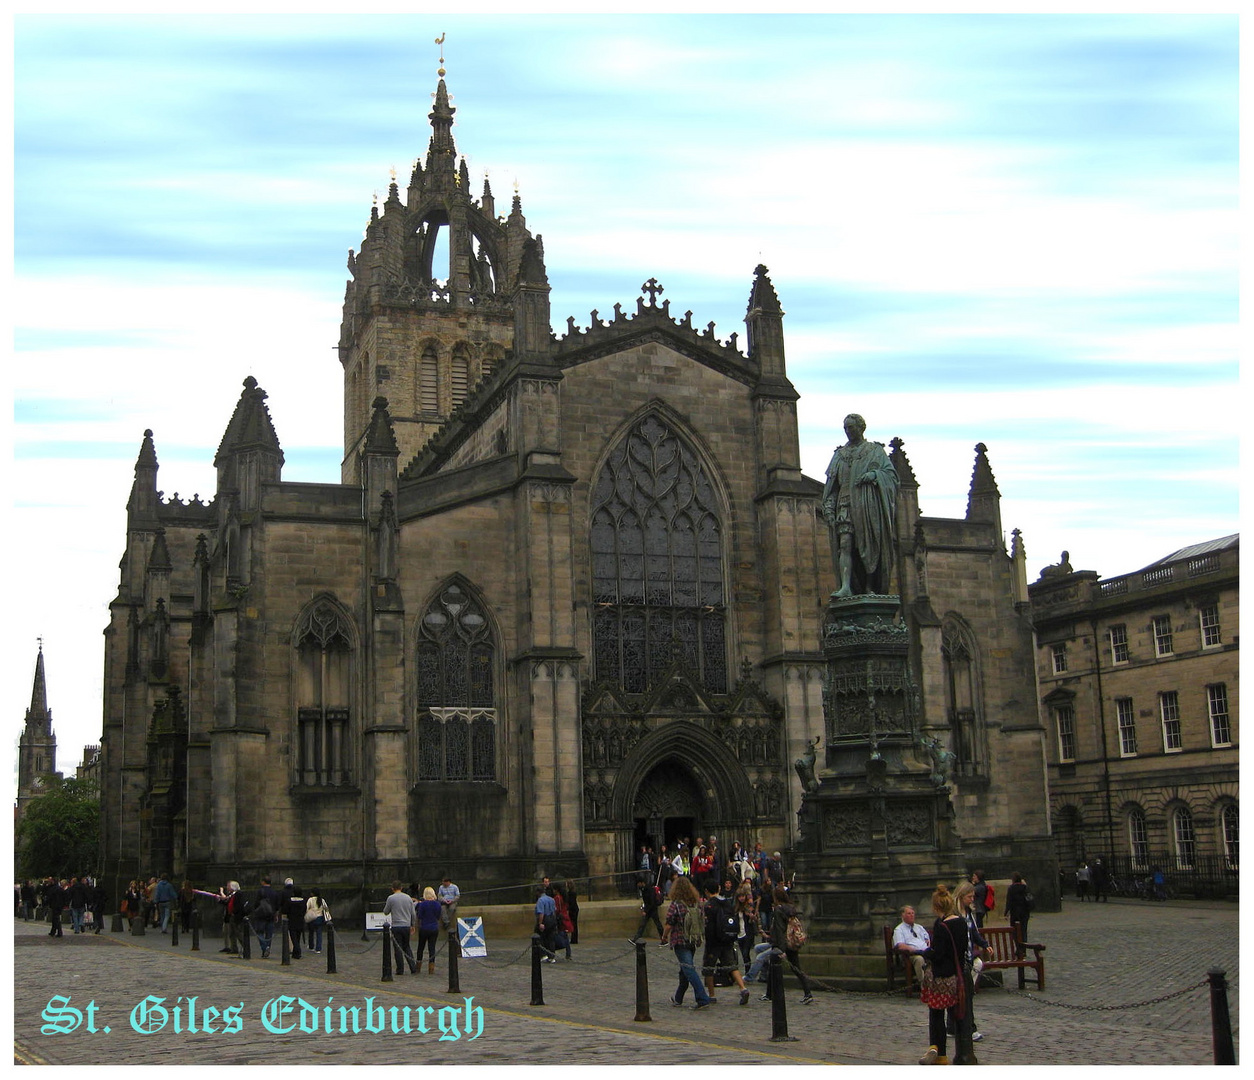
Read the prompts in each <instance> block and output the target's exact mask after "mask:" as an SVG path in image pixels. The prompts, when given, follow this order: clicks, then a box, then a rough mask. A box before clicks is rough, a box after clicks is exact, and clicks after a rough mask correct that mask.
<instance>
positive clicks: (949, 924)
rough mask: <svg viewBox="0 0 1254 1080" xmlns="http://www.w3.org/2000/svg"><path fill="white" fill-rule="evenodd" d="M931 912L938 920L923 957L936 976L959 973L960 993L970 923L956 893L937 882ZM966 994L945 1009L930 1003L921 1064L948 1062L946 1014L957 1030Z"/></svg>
mask: <svg viewBox="0 0 1254 1080" xmlns="http://www.w3.org/2000/svg"><path fill="white" fill-rule="evenodd" d="M932 911H933V912H935V914H936V923H935V925H934V926H933V927H932V944H931V946H930V947H929V948H928V949H927V950H926V951H925V952H924V954H923V957H924V959H925V960H926V961H927V962H928V964H929V965H931V968H932V975H933V977H934V978H936V979H947V978H949V977H950V976H952V975H956V976H958V986H959V990H960V992H961V991H962V989H963V983H962V959H961V958H962V957H964V956H965V955H966V953H967V923H966V920H965V919H964V918H963V917H962V916H961V915H960V914H958V912H957V910H956V908H955V905H954V898H953V894H952V893H950V891H949V887H948V886H947V885H944V884H938V885H937V886H936V891H935V892H934V893H932ZM964 1003H965V994H962V993H960V996H959V998H958V1002H957V1004H955V1005H952V1006H950V1007H949V1009H948V1010H946V1009H934V1008H932V1007H931V1005H930V1004H929V1005H928V1010H927V1035H928V1043H929V1045H928V1048H927V1053H925V1054H924V1055H923V1056H922V1057H921V1058H919V1064H920V1065H948V1064H949V1058H948V1056H946V1054H945V1049H946V1048H945V1013H946V1011H948V1012H949V1013H950V1014H951V1015H952V1017H953V1020H954V1030H955V1031H956V1030H957V1025H958V1024H959V1023H963V1022H965V1021H964V1019H963V1018H964V1016H965V1009H964Z"/></svg>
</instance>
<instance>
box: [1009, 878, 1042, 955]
mask: <svg viewBox="0 0 1254 1080" xmlns="http://www.w3.org/2000/svg"><path fill="white" fill-rule="evenodd" d="M1035 906H1036V901H1035V899H1034V898H1033V896H1032V893H1031V892H1029V891H1028V883H1027V882H1026V881H1024V880H1023V875H1022V874H1019V873H1014V874H1011V875H1010V888H1008V889H1007V890H1006V906H1005V907H1004V908H1003V909H1002V914H1003V915H1005V916H1006V917H1007V918H1008V919H1009V920H1010V925H1011V926H1014V925H1015V924H1016V923H1018V924H1019V937H1018V939H1017V941H1016V943H1015V955H1016V956H1018V957H1020V958H1022V957H1023V956H1024V955H1025V954H1026V953H1027V950H1026V949H1025V948H1024V942H1026V941H1027V940H1028V918H1029V917H1030V916H1031V914H1032V909H1033V908H1034V907H1035Z"/></svg>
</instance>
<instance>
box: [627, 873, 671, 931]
mask: <svg viewBox="0 0 1254 1080" xmlns="http://www.w3.org/2000/svg"><path fill="white" fill-rule="evenodd" d="M636 888H637V889H638V890H639V892H640V925H639V926H637V927H636V932H635V933H634V934H632V936H631V940H632V941H639V940H640V939H641V937H642V936H643V935H644V928H645V927H646V926H648V925H649V920H650V919H652V920H653V925H654V926H656V927H657V936H658V941H659V942H662V941H665V940H666V931H665V930H663V929H662V920H661V919H660V918H658V913H657V911H658V907H659V906H660V905H661V903H662V890H661V889H659V888H658V887H657V886H656V885H654V884H653V878H652V876H651V875H649V874H639V875H637V877H636Z"/></svg>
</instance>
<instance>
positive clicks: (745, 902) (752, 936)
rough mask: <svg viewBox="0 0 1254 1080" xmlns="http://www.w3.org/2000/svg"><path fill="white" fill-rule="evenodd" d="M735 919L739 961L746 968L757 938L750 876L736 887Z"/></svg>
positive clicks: (756, 902) (755, 907)
mask: <svg viewBox="0 0 1254 1080" xmlns="http://www.w3.org/2000/svg"><path fill="white" fill-rule="evenodd" d="M744 865H746V866H747V865H748V863H745V864H744ZM736 920H737V935H736V944H737V945H739V946H740V960H741V963H742V965H743V966H744V967H745V968H746V969H747V968H748V967H749V953H750V951H751V950H752V948H753V943H754V942H755V941H757V939H758V900H757V890H756V889H755V888H754V883H753V879H752V878H745V879H744V880H743V881H741V883H740V884H739V885H738V886H737V888H736Z"/></svg>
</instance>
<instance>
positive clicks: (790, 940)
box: [766, 885, 814, 1005]
mask: <svg viewBox="0 0 1254 1080" xmlns="http://www.w3.org/2000/svg"><path fill="white" fill-rule="evenodd" d="M772 912H773V914H772V915H771V927H772V930H771V941H772V943H773V944H774V945H775V947H776V948H778V949H783V950H784V959H785V960H787V961H788V966H789V967H790V968H792V973H793V974H794V975H796V976H797V981H798V982H799V983H801V994H802V997H801V1004H802V1005H813V1004H814V993H813V991H812V990H811V989H810V980H809V979H807V978H806V973H805V972H804V971H802V970H801V957H800V953H799V950H800V949H801V946H802V945H804V944H805V927H804V926H803V925H802V923H801V915H800V914H799V913H798V911H797V906H796V904H794V903H793V902H792V901H791V900H790V899H789V896H788V890H787V889H786V888H785V887H784V886H783V885H776V886H775V896H774V903H773V906H772ZM766 997H767V1000H769V999H770V990H769V989H768V990H767V994H766Z"/></svg>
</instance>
